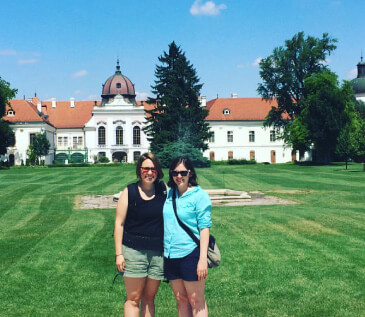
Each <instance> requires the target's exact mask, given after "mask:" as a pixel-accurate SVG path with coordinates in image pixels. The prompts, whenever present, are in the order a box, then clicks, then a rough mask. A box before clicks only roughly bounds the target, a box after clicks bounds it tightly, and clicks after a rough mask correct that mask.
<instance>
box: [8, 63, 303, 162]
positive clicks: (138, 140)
mask: <svg viewBox="0 0 365 317" xmlns="http://www.w3.org/2000/svg"><path fill="white" fill-rule="evenodd" d="M135 98H136V94H135V88H134V84H133V83H132V81H131V80H130V79H129V78H128V77H126V76H125V75H123V74H122V72H121V70H120V66H119V61H118V62H117V66H116V71H115V73H114V74H113V75H112V76H110V77H109V78H108V79H107V80H106V81H105V83H104V84H103V86H102V93H101V101H99V102H96V101H77V100H75V99H74V98H70V100H69V101H58V100H56V99H54V98H53V99H52V100H50V101H41V100H39V99H38V98H37V97H34V98H30V99H26V100H10V106H8V107H7V109H6V116H5V117H4V118H3V119H4V120H6V121H8V122H9V123H10V124H11V127H12V129H13V130H14V133H15V138H16V144H15V146H14V147H9V148H8V151H7V155H6V158H7V159H8V160H9V162H10V164H11V165H21V164H22V163H23V164H25V163H26V160H27V149H28V147H29V145H30V144H32V142H33V138H34V136H35V135H36V134H37V133H46V135H47V138H48V140H49V142H50V144H51V148H50V151H49V154H48V155H47V157H45V163H46V164H52V163H54V162H59V163H64V162H66V163H67V162H75V163H77V162H91V163H93V162H94V161H95V159H96V158H98V157H101V156H105V157H107V158H108V159H109V160H110V161H111V162H134V161H135V160H136V159H137V158H138V157H139V156H140V155H141V153H143V152H146V151H148V150H149V142H148V140H147V137H146V135H145V133H144V131H143V128H144V126H145V121H146V120H145V110H146V109H147V108H148V109H151V107H152V105H148V104H147V103H144V102H143V101H136V99H135ZM201 106H202V107H206V109H208V111H209V114H208V116H207V118H206V120H207V122H208V123H209V126H210V128H211V130H212V131H213V135H212V137H211V139H210V140H209V143H208V145H209V149H208V150H207V151H205V152H204V153H203V155H204V156H205V157H207V158H209V159H210V160H228V159H255V160H256V161H257V162H269V163H284V162H288V161H293V160H299V159H304V157H303V158H301V157H299V155H298V153H292V149H291V148H289V147H287V146H285V144H284V143H283V141H282V140H278V139H277V138H276V135H275V131H274V130H273V129H270V128H265V127H264V126H263V123H264V120H265V117H266V115H267V114H268V112H269V110H270V109H271V107H272V106H275V102H274V101H273V102H271V103H270V102H266V101H263V100H262V99H261V98H237V95H236V94H232V96H231V98H217V99H213V100H210V101H206V99H205V98H204V97H201ZM305 159H307V157H305Z"/></svg>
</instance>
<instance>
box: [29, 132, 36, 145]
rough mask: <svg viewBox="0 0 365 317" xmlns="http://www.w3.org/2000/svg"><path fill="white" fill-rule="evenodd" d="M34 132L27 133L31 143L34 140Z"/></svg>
mask: <svg viewBox="0 0 365 317" xmlns="http://www.w3.org/2000/svg"><path fill="white" fill-rule="evenodd" d="M34 137H35V133H31V134H29V144H33V142H34Z"/></svg>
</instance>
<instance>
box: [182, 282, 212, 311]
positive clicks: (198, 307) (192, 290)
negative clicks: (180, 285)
mask: <svg viewBox="0 0 365 317" xmlns="http://www.w3.org/2000/svg"><path fill="white" fill-rule="evenodd" d="M184 286H185V289H186V292H187V295H188V300H189V303H190V305H191V308H192V312H193V317H207V316H208V307H207V302H206V301H205V296H204V289H205V280H201V281H196V282H185V281H184Z"/></svg>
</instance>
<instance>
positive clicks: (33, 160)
mask: <svg viewBox="0 0 365 317" xmlns="http://www.w3.org/2000/svg"><path fill="white" fill-rule="evenodd" d="M37 163H38V156H37V154H36V152H35V150H34V147H33V144H29V146H28V149H27V160H26V165H27V166H28V165H36V164H37ZM37 165H38V164H37Z"/></svg>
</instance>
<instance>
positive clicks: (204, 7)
mask: <svg viewBox="0 0 365 317" xmlns="http://www.w3.org/2000/svg"><path fill="white" fill-rule="evenodd" d="M226 8H227V6H226V5H225V4H219V5H216V4H215V3H214V2H213V1H207V2H205V3H202V0H196V1H195V2H194V3H193V5H192V6H191V8H190V13H191V14H192V15H217V14H219V13H220V12H221V10H224V9H226Z"/></svg>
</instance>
